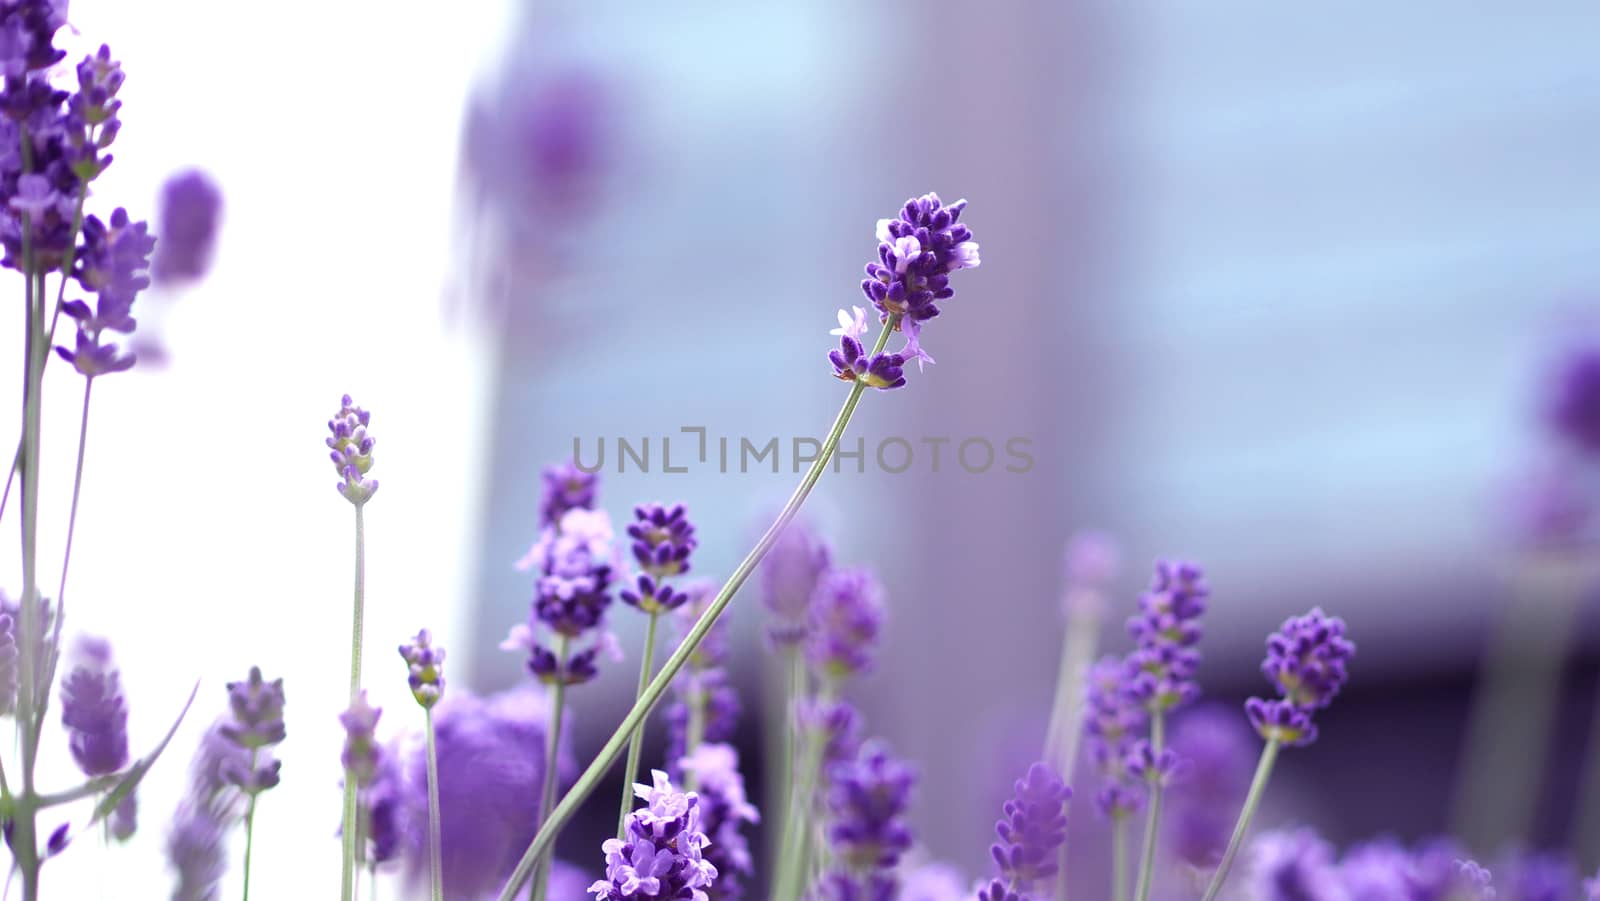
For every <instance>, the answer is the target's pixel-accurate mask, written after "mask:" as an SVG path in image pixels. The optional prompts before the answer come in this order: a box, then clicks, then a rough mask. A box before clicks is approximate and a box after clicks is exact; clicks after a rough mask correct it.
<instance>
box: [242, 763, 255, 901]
mask: <svg viewBox="0 0 1600 901" xmlns="http://www.w3.org/2000/svg"><path fill="white" fill-rule="evenodd" d="M255 770H256V749H255V748H251V749H250V772H252V773H253V772H255ZM256 797H257V795H256V793H255V792H251V793H250V803H249V805H248V806H246V807H245V809H244V901H250V852H251V851H253V850H254V849H255V839H256Z"/></svg>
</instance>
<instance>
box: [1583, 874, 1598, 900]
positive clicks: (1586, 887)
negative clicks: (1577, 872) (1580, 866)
mask: <svg viewBox="0 0 1600 901" xmlns="http://www.w3.org/2000/svg"><path fill="white" fill-rule="evenodd" d="M1583 901H1600V873H1597V874H1596V875H1595V877H1594V878H1593V879H1585V880H1583Z"/></svg>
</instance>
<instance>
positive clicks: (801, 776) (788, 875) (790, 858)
mask: <svg viewBox="0 0 1600 901" xmlns="http://www.w3.org/2000/svg"><path fill="white" fill-rule="evenodd" d="M819 695H820V700H821V701H823V702H826V701H827V700H829V699H830V698H831V697H832V695H833V688H832V686H830V685H829V684H828V683H827V681H826V680H824V682H823V684H822V688H821V691H820V692H819ZM826 750H827V739H826V737H825V736H823V735H822V734H821V731H820V730H812V731H810V732H808V733H807V734H806V736H805V748H804V753H803V754H801V755H800V765H799V769H797V770H796V771H795V774H794V775H795V781H794V794H793V795H791V796H790V798H789V813H788V816H787V817H786V818H785V820H784V824H783V843H782V845H780V848H781V850H780V852H779V856H778V876H777V881H776V883H775V884H774V886H773V888H774V891H773V893H772V897H773V898H774V899H775V901H797V899H799V897H800V895H801V893H802V892H804V891H805V882H806V872H807V867H806V859H807V857H809V854H808V846H809V844H810V838H811V831H810V830H811V814H812V813H813V812H814V811H815V809H816V804H815V796H816V793H817V783H818V781H820V779H821V776H822V757H823V754H824V753H825V752H826Z"/></svg>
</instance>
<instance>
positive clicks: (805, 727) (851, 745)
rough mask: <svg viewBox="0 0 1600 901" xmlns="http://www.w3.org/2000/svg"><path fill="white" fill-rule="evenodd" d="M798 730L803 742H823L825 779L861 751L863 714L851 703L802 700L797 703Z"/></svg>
mask: <svg viewBox="0 0 1600 901" xmlns="http://www.w3.org/2000/svg"><path fill="white" fill-rule="evenodd" d="M795 728H796V729H797V730H798V733H799V734H798V736H797V739H798V740H799V741H800V742H801V743H802V744H801V746H802V747H804V743H805V742H808V741H810V740H812V737H813V736H815V737H816V738H817V739H819V740H820V741H821V742H822V776H823V779H824V780H827V779H828V778H829V776H830V775H831V774H832V773H834V772H837V770H836V766H837V765H838V764H841V763H848V762H850V761H852V760H854V759H855V758H856V756H857V755H858V754H859V753H860V752H861V744H862V741H861V714H860V712H859V711H857V710H856V709H855V707H853V706H851V705H850V703H849V702H848V701H840V700H831V701H830V700H824V699H821V698H816V699H805V698H802V699H800V700H797V701H796V702H795Z"/></svg>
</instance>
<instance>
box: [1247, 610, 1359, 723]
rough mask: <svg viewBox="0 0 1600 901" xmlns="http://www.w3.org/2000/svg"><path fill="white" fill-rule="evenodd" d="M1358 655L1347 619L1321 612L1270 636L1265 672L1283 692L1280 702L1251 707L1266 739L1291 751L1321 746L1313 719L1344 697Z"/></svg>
mask: <svg viewBox="0 0 1600 901" xmlns="http://www.w3.org/2000/svg"><path fill="white" fill-rule="evenodd" d="M1355 652H1356V646H1355V644H1354V643H1353V642H1351V641H1350V640H1349V639H1347V638H1345V626H1344V620H1341V619H1339V618H1338V617H1337V616H1328V615H1327V614H1325V613H1323V612H1322V610H1321V608H1316V609H1313V610H1312V611H1311V612H1310V613H1307V614H1305V615H1304V616H1295V617H1290V618H1289V619H1288V620H1287V621H1285V622H1284V624H1283V627H1282V628H1280V629H1279V630H1278V631H1277V632H1274V633H1273V634H1272V635H1270V636H1268V637H1267V656H1266V659H1265V660H1263V661H1262V663H1261V673H1262V675H1264V676H1266V677H1267V680H1268V681H1269V682H1271V683H1272V684H1273V685H1274V686H1275V687H1276V688H1277V689H1278V693H1279V697H1277V698H1274V699H1272V700H1263V699H1261V698H1251V699H1249V700H1248V701H1246V702H1245V712H1246V714H1248V715H1249V717H1250V722H1251V724H1252V725H1254V726H1255V728H1256V731H1257V732H1258V733H1260V735H1261V737H1262V738H1264V739H1267V740H1269V741H1277V742H1280V743H1282V744H1286V745H1291V746H1297V745H1308V744H1310V743H1312V742H1313V741H1316V738H1317V727H1316V724H1315V723H1314V722H1312V719H1311V718H1312V714H1313V713H1315V712H1316V711H1317V710H1320V709H1322V708H1324V707H1326V706H1328V705H1329V704H1330V703H1332V702H1333V699H1334V697H1335V696H1336V695H1338V693H1339V689H1340V687H1341V686H1343V685H1344V682H1345V680H1346V679H1347V678H1349V671H1348V666H1349V662H1350V658H1351V657H1353V656H1354V655H1355Z"/></svg>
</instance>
